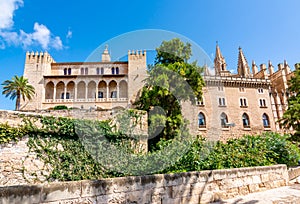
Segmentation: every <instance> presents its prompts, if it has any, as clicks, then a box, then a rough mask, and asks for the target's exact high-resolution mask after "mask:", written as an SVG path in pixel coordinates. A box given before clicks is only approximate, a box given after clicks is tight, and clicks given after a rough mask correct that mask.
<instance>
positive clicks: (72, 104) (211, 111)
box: [21, 45, 293, 140]
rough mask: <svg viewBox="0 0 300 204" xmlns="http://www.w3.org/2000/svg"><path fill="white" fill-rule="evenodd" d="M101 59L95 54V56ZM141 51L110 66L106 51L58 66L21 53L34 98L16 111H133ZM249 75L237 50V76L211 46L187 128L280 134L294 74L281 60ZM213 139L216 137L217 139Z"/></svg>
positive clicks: (220, 133)
mask: <svg viewBox="0 0 300 204" xmlns="http://www.w3.org/2000/svg"><path fill="white" fill-rule="evenodd" d="M99 58H100V56H99ZM146 67H147V64H146V51H129V52H128V61H126V62H118V61H115V62H112V61H111V59H110V55H109V52H108V49H107V47H106V49H105V50H104V51H103V53H102V60H101V62H60V63H57V62H55V61H54V59H53V58H52V57H51V56H50V54H49V53H47V52H45V53H33V52H31V53H29V52H27V53H26V60H25V68H24V77H26V78H28V80H29V83H30V84H32V85H33V86H34V87H35V91H36V94H35V97H34V98H33V99H32V100H30V101H23V102H22V104H21V110H24V111H36V110H46V109H52V108H54V107H55V106H58V105H65V106H67V107H69V108H73V109H90V110H94V111H97V110H112V109H115V108H126V107H132V104H133V102H134V101H135V100H136V98H137V97H138V95H139V91H140V90H141V88H142V87H143V85H144V79H146V77H147V72H146ZM259 67H260V68H258V66H257V65H256V64H255V62H254V61H253V62H252V72H251V71H250V67H249V65H248V62H247V59H246V57H245V55H244V53H243V50H242V49H241V48H239V51H238V63H237V74H233V73H231V72H230V71H228V70H227V64H226V60H225V58H224V57H223V55H222V53H221V50H220V47H219V46H218V45H217V46H216V54H215V59H214V74H211V73H210V72H209V69H208V68H206V70H205V73H204V76H203V77H204V80H205V84H206V86H205V87H204V88H203V93H204V94H203V99H202V100H201V101H198V102H197V104H196V105H194V106H193V111H192V112H185V113H184V114H185V115H187V116H188V117H187V118H188V119H189V120H190V122H191V123H190V129H191V130H192V132H193V133H194V134H201V135H204V136H206V137H210V138H213V139H221V140H226V139H228V138H232V137H239V136H241V135H244V134H259V133H261V132H264V131H281V130H280V128H279V125H278V123H277V121H278V119H280V118H281V117H282V115H283V112H284V111H285V110H286V109H287V100H288V98H289V96H290V94H291V93H289V92H288V81H289V79H290V78H291V77H292V75H293V72H292V71H291V69H290V67H289V65H288V64H287V62H286V61H284V63H283V64H278V69H277V70H276V71H275V69H274V67H273V65H272V63H271V62H269V63H268V67H267V66H266V65H265V64H261V65H260V66H259ZM216 137H217V138H216Z"/></svg>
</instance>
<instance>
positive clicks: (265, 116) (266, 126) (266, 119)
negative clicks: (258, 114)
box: [262, 113, 270, 128]
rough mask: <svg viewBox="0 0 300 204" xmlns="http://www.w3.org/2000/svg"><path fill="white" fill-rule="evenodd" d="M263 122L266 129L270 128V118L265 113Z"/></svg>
mask: <svg viewBox="0 0 300 204" xmlns="http://www.w3.org/2000/svg"><path fill="white" fill-rule="evenodd" d="M262 121H263V125H264V128H269V127H270V121H269V116H268V115H267V114H265V113H264V114H263V116H262Z"/></svg>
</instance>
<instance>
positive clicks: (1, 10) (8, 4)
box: [0, 0, 23, 29]
mask: <svg viewBox="0 0 300 204" xmlns="http://www.w3.org/2000/svg"><path fill="white" fill-rule="evenodd" d="M20 6H23V0H0V29H10V28H11V27H12V26H13V25H14V21H13V15H14V11H15V10H17V9H18V8H19V7H20Z"/></svg>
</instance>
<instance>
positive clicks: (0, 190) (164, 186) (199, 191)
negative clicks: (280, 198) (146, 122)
mask: <svg viewBox="0 0 300 204" xmlns="http://www.w3.org/2000/svg"><path fill="white" fill-rule="evenodd" d="M287 182H288V173H287V167H286V166H285V165H275V166H266V167H253V168H239V169H225V170H212V171H200V172H189V173H178V174H160V175H147V176H137V177H121V178H112V179H100V180H85V181H74V182H57V183H50V184H45V185H23V186H22V185H20V186H6V187H0V203H2V204H10V203H22V204H25V203H44V204H46V203H49V204H50V203H61V204H66V203H99V204H100V203H101V204H102V203H103V204H104V203H105V204H110V203H160V204H167V203H172V204H177V203H195V204H198V203H209V202H213V201H218V200H221V199H227V198H232V197H235V196H238V195H246V194H249V193H252V192H258V191H263V190H267V189H272V188H276V187H280V186H285V185H287Z"/></svg>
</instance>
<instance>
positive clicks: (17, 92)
mask: <svg viewBox="0 0 300 204" xmlns="http://www.w3.org/2000/svg"><path fill="white" fill-rule="evenodd" d="M2 86H3V92H2V94H3V95H5V97H10V99H11V100H14V99H16V110H19V109H20V102H21V98H22V99H23V100H25V99H29V100H31V98H32V97H33V95H34V87H33V86H32V85H30V84H28V79H26V78H24V77H23V76H21V77H18V76H14V77H13V78H12V79H11V80H6V81H4V82H3V83H2Z"/></svg>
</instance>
